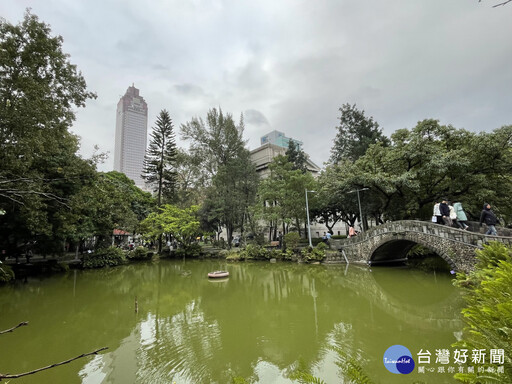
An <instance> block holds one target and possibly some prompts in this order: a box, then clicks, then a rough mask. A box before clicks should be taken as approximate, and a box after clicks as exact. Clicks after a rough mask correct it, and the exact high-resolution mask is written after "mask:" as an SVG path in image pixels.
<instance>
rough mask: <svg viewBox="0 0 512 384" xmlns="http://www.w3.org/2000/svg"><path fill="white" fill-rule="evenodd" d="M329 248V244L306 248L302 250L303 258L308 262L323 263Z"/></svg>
mask: <svg viewBox="0 0 512 384" xmlns="http://www.w3.org/2000/svg"><path fill="white" fill-rule="evenodd" d="M327 248H328V246H327V244H325V243H319V244H318V245H317V246H316V247H315V248H310V247H307V248H304V249H303V250H302V257H303V258H304V260H306V261H322V260H323V259H325V250H326V249H327Z"/></svg>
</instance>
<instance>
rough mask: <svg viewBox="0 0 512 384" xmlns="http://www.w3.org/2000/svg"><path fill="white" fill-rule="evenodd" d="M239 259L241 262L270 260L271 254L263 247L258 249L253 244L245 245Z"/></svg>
mask: <svg viewBox="0 0 512 384" xmlns="http://www.w3.org/2000/svg"><path fill="white" fill-rule="evenodd" d="M239 253H240V259H242V260H258V259H270V258H271V253H270V251H268V250H267V249H265V248H264V247H260V246H258V245H255V244H247V246H246V247H245V249H243V250H241V251H240V252H239Z"/></svg>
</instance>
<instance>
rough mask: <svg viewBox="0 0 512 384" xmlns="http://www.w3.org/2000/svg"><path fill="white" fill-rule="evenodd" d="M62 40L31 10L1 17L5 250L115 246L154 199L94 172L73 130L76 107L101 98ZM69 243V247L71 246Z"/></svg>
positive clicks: (119, 178)
mask: <svg viewBox="0 0 512 384" xmlns="http://www.w3.org/2000/svg"><path fill="white" fill-rule="evenodd" d="M62 44H63V39H62V37H60V36H56V37H54V36H52V35H51V30H50V27H49V26H48V25H47V24H45V23H43V22H40V21H39V19H38V18H37V16H35V15H32V14H31V13H30V12H29V11H27V13H26V14H25V17H24V20H23V21H22V22H21V23H20V24H18V25H12V24H10V23H8V22H7V21H5V20H3V19H2V20H0V52H2V54H1V55H0V164H2V166H1V168H0V249H2V250H5V251H6V254H7V255H19V254H22V253H24V252H27V251H28V250H31V251H33V252H38V253H44V254H46V253H61V252H63V251H64V250H65V249H70V247H68V246H67V245H69V246H73V245H76V246H77V247H78V246H80V244H82V245H83V242H84V240H85V239H86V238H91V237H93V236H95V237H96V240H99V242H100V243H101V242H103V240H105V242H106V243H110V236H111V235H112V231H113V230H114V229H115V228H121V229H126V230H130V231H134V230H135V229H136V227H137V224H138V221H140V220H142V218H144V217H145V216H146V215H147V213H148V210H149V209H150V206H151V203H152V202H151V200H152V199H151V197H150V196H149V195H148V194H145V193H143V192H142V191H140V190H139V189H138V188H136V187H135V186H134V184H133V182H132V181H131V180H129V179H127V178H126V176H124V175H122V174H118V173H114V172H109V173H106V174H103V173H98V172H97V171H96V162H97V161H98V160H100V159H101V156H93V158H92V159H88V160H86V159H83V158H81V157H80V156H79V155H78V154H77V151H78V148H79V141H78V137H76V136H75V135H73V134H72V133H71V132H70V128H71V125H72V123H73V121H74V119H75V111H76V108H78V107H84V106H85V102H86V101H87V99H90V98H94V97H95V95H94V94H93V93H91V92H89V91H87V89H86V83H85V80H84V78H83V77H82V75H81V73H80V72H79V71H78V70H77V68H76V66H75V65H73V64H71V63H70V62H69V56H68V55H67V54H66V53H64V52H63V51H62ZM66 244H67V245H66Z"/></svg>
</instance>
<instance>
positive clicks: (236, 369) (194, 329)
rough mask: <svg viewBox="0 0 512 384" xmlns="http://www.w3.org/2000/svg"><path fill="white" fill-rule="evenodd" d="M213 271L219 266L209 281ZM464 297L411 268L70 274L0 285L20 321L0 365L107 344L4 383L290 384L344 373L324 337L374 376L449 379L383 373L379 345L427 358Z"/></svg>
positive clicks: (454, 326)
mask: <svg viewBox="0 0 512 384" xmlns="http://www.w3.org/2000/svg"><path fill="white" fill-rule="evenodd" d="M219 269H225V270H227V271H229V272H230V277H229V278H227V279H222V280H218V281H217V280H209V279H208V277H207V273H208V272H210V271H213V270H219ZM135 298H137V302H138V312H137V313H135ZM462 306H463V302H462V300H461V298H460V292H459V291H458V289H456V288H454V287H453V286H452V277H451V276H449V275H446V274H435V273H425V272H421V271H417V270H409V269H397V268H382V267H381V268H373V269H369V268H366V267H358V266H352V265H350V266H346V265H330V266H329V265H327V266H326V265H303V264H292V263H277V264H270V263H263V262H255V263H239V264H228V263H226V262H224V261H222V262H220V261H213V262H210V261H171V260H160V261H157V262H154V263H149V264H135V265H129V266H122V267H117V268H112V269H105V270H94V271H70V272H69V273H68V274H65V275H56V276H53V277H45V278H40V279H34V278H31V279H29V280H28V281H26V282H17V283H16V284H15V285H12V286H4V287H0V330H4V329H8V328H10V327H12V326H14V325H16V324H18V323H19V322H21V321H29V325H28V326H25V327H20V328H18V329H16V330H15V331H14V332H12V333H8V334H3V335H0V372H1V373H4V374H5V373H20V372H26V371H30V370H32V369H35V368H38V367H42V366H46V365H49V364H51V363H55V362H59V361H63V360H66V359H68V358H71V357H74V356H77V355H80V354H82V353H86V352H91V351H94V350H96V349H98V348H101V347H108V350H106V351H104V352H101V353H100V354H98V355H96V356H89V357H85V358H82V359H79V360H76V361H74V362H72V363H70V364H67V365H64V366H60V367H56V368H53V369H50V370H48V371H45V372H41V373H38V374H35V375H32V376H27V377H26V378H21V379H16V380H11V381H10V382H11V384H18V383H43V384H44V383H66V384H68V383H69V384H72V383H86V384H91V383H123V384H126V383H174V382H175V383H177V384H180V383H187V384H190V383H230V382H231V381H232V377H235V376H236V377H242V378H244V379H246V380H247V382H248V383H292V382H293V381H292V380H290V379H289V377H288V376H289V373H290V372H291V371H292V370H293V369H294V368H296V367H297V366H298V365H299V364H302V365H303V366H305V367H307V368H308V370H309V371H310V372H311V373H312V374H314V375H315V376H318V377H320V378H321V379H323V380H324V381H325V382H326V383H343V382H348V380H347V379H346V376H345V375H344V373H343V372H342V370H341V369H340V367H339V366H338V365H337V364H336V362H337V361H338V359H339V358H340V355H339V354H338V353H336V352H335V351H333V350H332V347H333V346H334V347H338V348H340V349H341V350H342V351H343V353H344V354H345V358H348V359H351V360H352V361H353V362H356V363H357V364H358V365H360V366H361V367H362V369H363V371H364V372H365V373H366V374H367V375H368V376H369V377H370V378H371V379H372V381H373V382H375V383H412V382H416V381H418V382H423V383H444V382H446V383H453V382H455V381H454V380H453V379H452V376H453V374H452V373H448V372H447V373H445V374H443V373H437V371H436V372H433V373H432V372H425V373H420V372H418V370H417V369H415V370H414V371H413V372H412V373H411V374H408V375H397V374H393V373H391V372H389V371H388V370H386V368H385V367H384V364H383V355H384V352H385V351H386V350H387V349H388V348H389V347H390V346H392V345H396V344H400V345H403V346H405V347H407V348H408V349H409V350H410V351H411V353H412V355H413V358H414V359H415V360H416V359H417V357H416V354H417V353H418V352H419V351H420V350H421V349H423V351H425V350H429V351H430V352H431V353H432V364H430V365H429V366H428V367H437V366H438V365H436V364H433V363H434V361H433V360H434V359H435V350H436V349H452V350H453V348H451V344H452V343H453V342H455V341H456V335H458V334H460V331H461V329H462V322H461V315H460V310H461V308H462ZM342 365H343V366H345V367H346V366H347V365H346V363H345V364H342ZM452 365H453V364H452ZM447 368H448V367H447ZM436 369H437V368H436Z"/></svg>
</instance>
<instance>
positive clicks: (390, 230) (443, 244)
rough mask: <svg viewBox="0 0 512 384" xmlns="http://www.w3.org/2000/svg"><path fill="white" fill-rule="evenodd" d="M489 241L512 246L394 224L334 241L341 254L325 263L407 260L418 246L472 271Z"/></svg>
mask: <svg viewBox="0 0 512 384" xmlns="http://www.w3.org/2000/svg"><path fill="white" fill-rule="evenodd" d="M489 241H500V242H502V243H504V244H506V245H508V246H512V237H504V236H487V235H483V234H481V233H474V232H468V231H464V230H461V229H456V228H452V227H447V226H444V225H439V224H434V223H430V222H424V221H415V220H402V221H393V222H389V223H386V224H383V225H379V226H376V227H373V228H371V229H369V230H368V231H366V232H365V233H363V234H360V235H359V236H355V237H352V238H350V239H345V240H334V241H331V244H332V245H331V246H332V247H335V248H336V249H338V250H339V251H340V253H339V254H338V255H336V256H332V257H329V258H328V259H327V260H326V262H328V263H329V262H331V263H333V262H344V261H345V256H346V258H347V259H348V261H349V262H351V263H364V264H377V263H379V262H389V261H395V260H404V259H405V258H406V256H407V253H408V252H409V250H410V249H411V248H412V247H413V246H414V245H416V244H420V245H423V246H425V247H427V248H429V249H431V250H432V251H434V252H435V253H437V254H438V255H439V256H440V257H442V258H443V259H445V260H446V262H447V263H448V264H449V265H450V266H451V267H452V269H453V270H463V271H470V270H472V269H473V268H474V265H475V250H476V249H478V248H481V247H482V245H483V244H485V243H487V242H489Z"/></svg>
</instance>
